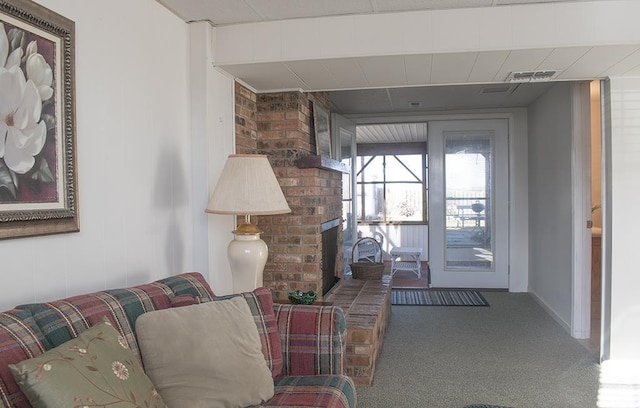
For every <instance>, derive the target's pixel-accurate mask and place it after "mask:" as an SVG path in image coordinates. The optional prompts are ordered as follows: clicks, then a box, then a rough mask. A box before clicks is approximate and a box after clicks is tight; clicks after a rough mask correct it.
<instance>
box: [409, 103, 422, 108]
mask: <svg viewBox="0 0 640 408" xmlns="http://www.w3.org/2000/svg"><path fill="white" fill-rule="evenodd" d="M409 107H410V108H411V109H417V108H421V107H422V102H409Z"/></svg>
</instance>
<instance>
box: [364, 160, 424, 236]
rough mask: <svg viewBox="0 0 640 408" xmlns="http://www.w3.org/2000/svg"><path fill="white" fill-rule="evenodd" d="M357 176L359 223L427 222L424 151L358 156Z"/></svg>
mask: <svg viewBox="0 0 640 408" xmlns="http://www.w3.org/2000/svg"><path fill="white" fill-rule="evenodd" d="M356 176H357V186H358V187H357V190H358V191H357V200H358V210H359V211H358V222H365V223H426V222H427V205H426V202H427V191H428V188H427V181H426V180H427V155H426V154H403V155H400V154H381V155H372V156H359V157H358V158H357V160H356Z"/></svg>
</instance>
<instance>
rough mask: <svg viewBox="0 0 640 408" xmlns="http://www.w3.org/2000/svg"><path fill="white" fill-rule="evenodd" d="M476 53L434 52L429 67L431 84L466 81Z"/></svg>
mask: <svg viewBox="0 0 640 408" xmlns="http://www.w3.org/2000/svg"><path fill="white" fill-rule="evenodd" d="M476 56H477V53H457V54H435V55H434V56H433V64H432V68H431V83H432V84H447V83H450V84H461V83H465V82H467V78H469V73H470V72H471V69H472V68H473V63H474V62H475V60H476Z"/></svg>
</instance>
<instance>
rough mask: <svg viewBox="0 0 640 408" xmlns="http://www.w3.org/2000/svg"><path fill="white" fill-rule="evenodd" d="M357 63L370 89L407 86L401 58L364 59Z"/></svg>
mask: <svg viewBox="0 0 640 408" xmlns="http://www.w3.org/2000/svg"><path fill="white" fill-rule="evenodd" d="M358 63H359V64H360V68H362V72H364V76H365V77H366V78H367V82H368V84H369V86H371V87H381V86H385V87H386V86H404V85H407V78H406V75H405V67H404V58H402V56H389V57H366V58H360V59H359V60H358Z"/></svg>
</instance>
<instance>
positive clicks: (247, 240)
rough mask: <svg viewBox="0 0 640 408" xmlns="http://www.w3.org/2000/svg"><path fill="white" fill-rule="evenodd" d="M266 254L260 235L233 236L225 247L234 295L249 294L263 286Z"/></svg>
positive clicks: (266, 250) (265, 246) (265, 245)
mask: <svg viewBox="0 0 640 408" xmlns="http://www.w3.org/2000/svg"><path fill="white" fill-rule="evenodd" d="M268 254H269V252H268V248H267V244H266V243H265V242H264V241H263V240H262V239H260V235H258V234H255V235H239V234H237V235H236V236H235V239H234V240H233V241H231V242H230V243H229V246H228V247H227V257H228V258H229V265H230V266H231V276H232V279H233V291H234V293H240V292H250V291H252V290H254V289H255V288H257V287H260V286H263V273H264V266H265V264H266V263H267V256H268Z"/></svg>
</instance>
